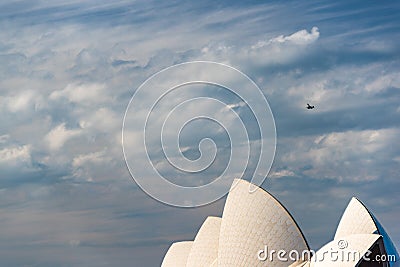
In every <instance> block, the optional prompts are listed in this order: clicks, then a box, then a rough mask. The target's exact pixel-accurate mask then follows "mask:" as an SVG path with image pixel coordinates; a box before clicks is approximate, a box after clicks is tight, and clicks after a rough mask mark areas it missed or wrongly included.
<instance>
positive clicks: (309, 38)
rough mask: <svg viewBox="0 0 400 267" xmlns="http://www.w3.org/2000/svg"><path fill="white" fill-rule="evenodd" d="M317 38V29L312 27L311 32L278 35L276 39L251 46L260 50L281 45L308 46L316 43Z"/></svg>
mask: <svg viewBox="0 0 400 267" xmlns="http://www.w3.org/2000/svg"><path fill="white" fill-rule="evenodd" d="M318 38H319V30H318V27H312V29H311V32H308V31H307V30H306V29H304V30H300V31H298V32H295V33H293V34H291V35H287V36H285V35H279V36H277V37H274V38H271V39H270V40H268V41H259V42H258V43H257V44H255V45H253V46H252V48H253V49H257V48H261V47H264V46H267V45H271V44H283V43H291V44H295V45H309V44H312V43H314V42H315V41H317V40H318Z"/></svg>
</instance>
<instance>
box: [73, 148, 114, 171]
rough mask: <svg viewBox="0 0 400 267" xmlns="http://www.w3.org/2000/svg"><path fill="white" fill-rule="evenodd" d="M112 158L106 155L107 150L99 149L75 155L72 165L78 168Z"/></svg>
mask: <svg viewBox="0 0 400 267" xmlns="http://www.w3.org/2000/svg"><path fill="white" fill-rule="evenodd" d="M110 160H111V158H110V157H108V156H106V153H105V151H98V152H93V153H89V154H84V155H79V156H77V157H75V158H74V159H73V161H72V166H73V167H75V168H78V167H81V166H84V165H86V164H88V163H94V164H101V163H105V162H109V161H110Z"/></svg>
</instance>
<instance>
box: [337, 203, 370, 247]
mask: <svg viewBox="0 0 400 267" xmlns="http://www.w3.org/2000/svg"><path fill="white" fill-rule="evenodd" d="M376 231H377V227H376V225H375V222H374V220H373V218H372V217H371V215H370V213H369V212H368V210H367V209H366V208H365V206H364V205H363V204H362V203H361V202H360V201H359V200H358V199H357V198H355V197H353V198H352V199H351V200H350V203H349V204H348V205H347V208H346V210H345V211H344V213H343V215H342V218H341V219H340V223H339V225H338V227H337V229H336V234H335V238H334V239H339V238H341V237H346V236H348V235H352V234H373V233H376Z"/></svg>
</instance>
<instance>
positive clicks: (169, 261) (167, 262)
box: [161, 241, 193, 267]
mask: <svg viewBox="0 0 400 267" xmlns="http://www.w3.org/2000/svg"><path fill="white" fill-rule="evenodd" d="M192 244H193V241H182V242H176V243H173V244H172V245H171V246H170V247H169V249H168V251H167V254H165V257H164V260H163V262H162V264H161V267H186V262H187V258H188V256H189V253H190V249H191V248H192Z"/></svg>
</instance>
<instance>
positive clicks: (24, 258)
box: [0, 1, 400, 266]
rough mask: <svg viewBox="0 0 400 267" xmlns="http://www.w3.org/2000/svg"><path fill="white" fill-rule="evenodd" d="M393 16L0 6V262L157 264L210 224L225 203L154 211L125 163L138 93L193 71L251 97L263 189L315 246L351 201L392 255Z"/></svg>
mask: <svg viewBox="0 0 400 267" xmlns="http://www.w3.org/2000/svg"><path fill="white" fill-rule="evenodd" d="M399 11H400V4H399V3H398V2H395V1H380V2H377V1H341V2H338V3H332V1H315V2H313V3H311V2H308V1H293V2H285V3H281V2H280V1H271V2H263V3H260V2H259V1H251V2H247V3H246V4H244V3H242V2H241V1H198V2H194V1H192V2H189V1H186V2H183V1H168V3H163V2H161V1H134V2H133V1H113V2H112V3H111V2H110V1H86V2H84V3H81V1H52V2H51V3H49V2H44V1H12V2H9V1H0V111H1V114H2V115H1V117H0V257H1V259H2V263H3V264H4V265H6V266H132V265H133V266H158V265H159V264H160V263H161V260H162V257H163V255H164V253H165V251H166V249H167V248H168V246H169V245H170V244H171V242H173V241H177V240H190V239H193V238H194V235H195V233H196V231H197V229H198V228H199V226H200V225H201V223H202V222H203V221H204V219H205V218H206V217H207V216H210V215H217V216H220V215H221V214H222V209H223V205H224V201H225V199H221V200H219V201H217V202H215V203H213V204H210V205H207V206H204V207H201V208H192V209H182V208H174V207H170V206H166V205H164V204H162V203H159V202H157V201H155V200H153V199H152V198H150V197H148V196H147V195H146V194H145V193H143V192H142V191H141V190H140V189H139V188H138V186H137V185H136V184H135V183H134V182H132V179H131V177H130V175H129V172H128V171H127V169H126V166H125V163H124V159H123V154H122V149H121V138H120V137H121V125H122V119H123V114H124V112H125V108H126V106H127V104H128V102H129V99H130V97H131V96H132V94H133V92H134V91H135V89H136V88H137V87H138V86H139V85H140V84H141V83H142V82H143V81H145V80H146V78H148V77H149V76H150V75H152V74H153V73H155V72H157V71H159V70H161V69H162V68H164V67H167V66H170V65H172V64H176V63H180V62H185V61H190V60H211V61H217V62H223V63H227V64H230V65H232V66H234V67H236V68H238V69H240V70H241V71H243V72H244V73H246V74H248V75H249V76H250V77H251V78H252V79H253V80H254V81H255V82H256V83H257V84H258V86H259V87H260V88H261V89H262V91H263V93H264V95H265V96H266V97H267V99H268V101H269V103H270V106H271V109H272V112H273V114H274V116H275V122H276V128H277V137H278V139H277V154H276V159H275V161H274V164H273V166H272V169H271V172H270V175H269V178H268V179H267V180H266V181H265V182H264V184H263V187H264V188H265V189H267V190H268V191H270V192H271V193H272V194H274V195H275V196H276V197H277V198H278V199H279V200H280V201H281V202H282V203H283V204H284V205H285V206H286V207H287V208H288V210H289V211H290V212H291V213H292V215H293V216H294V217H295V219H296V221H297V222H298V223H299V225H300V227H301V228H302V230H303V232H304V234H305V236H306V238H307V240H308V241H309V243H310V245H311V246H312V248H313V249H317V248H319V247H320V246H321V245H323V244H324V243H326V242H328V241H329V240H330V239H331V238H332V236H333V234H334V230H335V228H336V225H337V223H338V220H339V219H340V216H341V213H342V212H343V210H344V208H345V206H346V205H347V202H348V201H349V200H350V198H351V197H352V196H357V197H358V198H359V199H361V200H362V201H363V202H364V203H365V204H366V205H367V206H368V207H369V208H370V209H371V211H372V212H373V213H374V214H375V215H376V217H378V218H379V219H380V221H381V223H382V224H383V225H384V226H385V228H386V230H387V232H388V233H389V234H390V235H391V236H392V239H393V241H394V242H395V244H396V245H397V247H399V246H400V229H399V227H398V220H399V218H400V216H399V213H400V206H399V204H398V203H399V202H400V194H399V185H400V180H399V179H400V168H399V166H400V165H399V163H400V145H399V134H400V119H399V118H400V104H399V103H400V78H399V77H400V73H399V70H400V68H399V67H400V61H399V57H400V48H399V45H398V44H399V43H400V23H399V20H398V14H399ZM307 102H311V103H312V104H315V105H316V109H315V110H313V111H312V112H309V111H308V110H306V109H305V108H304V107H305V104H306V103H307ZM239 159H240V158H239Z"/></svg>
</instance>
